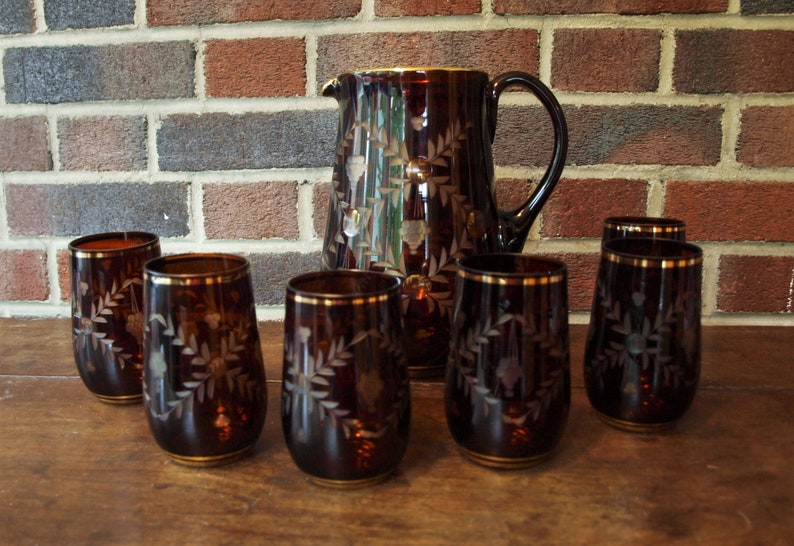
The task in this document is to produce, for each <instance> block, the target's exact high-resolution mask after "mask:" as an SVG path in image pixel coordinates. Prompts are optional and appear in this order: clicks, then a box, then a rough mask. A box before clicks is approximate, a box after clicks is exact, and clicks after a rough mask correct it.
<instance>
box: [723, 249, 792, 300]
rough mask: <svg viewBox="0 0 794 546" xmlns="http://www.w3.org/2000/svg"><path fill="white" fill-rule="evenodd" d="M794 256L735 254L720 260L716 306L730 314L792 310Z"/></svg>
mask: <svg viewBox="0 0 794 546" xmlns="http://www.w3.org/2000/svg"><path fill="white" fill-rule="evenodd" d="M792 296H794V257H792V256H735V255H726V256H722V257H721V259H720V275H719V292H718V295H717V309H718V310H719V311H725V312H728V313H791V312H792V311H794V309H792Z"/></svg>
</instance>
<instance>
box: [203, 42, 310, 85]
mask: <svg viewBox="0 0 794 546" xmlns="http://www.w3.org/2000/svg"><path fill="white" fill-rule="evenodd" d="M204 73H205V76H206V81H207V95H209V96H211V97H289V96H294V95H303V94H305V93H306V45H305V42H304V41H303V40H302V39H299V38H257V39H251V40H212V41H209V42H207V47H206V51H205V67H204Z"/></svg>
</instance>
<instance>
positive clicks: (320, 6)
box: [146, 0, 361, 26]
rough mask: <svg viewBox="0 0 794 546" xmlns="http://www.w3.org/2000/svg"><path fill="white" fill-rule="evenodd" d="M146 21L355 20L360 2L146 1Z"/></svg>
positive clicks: (181, 23) (206, 22)
mask: <svg viewBox="0 0 794 546" xmlns="http://www.w3.org/2000/svg"><path fill="white" fill-rule="evenodd" d="M146 9H147V22H148V23H149V25H151V26H161V25H210V24H215V23H242V22H245V21H273V20H276V19H286V20H300V19H343V18H346V17H355V16H356V14H358V12H359V11H360V10H361V0H324V1H322V2H296V1H294V0H270V1H268V2H262V1H261V0H148V2H147V3H146Z"/></svg>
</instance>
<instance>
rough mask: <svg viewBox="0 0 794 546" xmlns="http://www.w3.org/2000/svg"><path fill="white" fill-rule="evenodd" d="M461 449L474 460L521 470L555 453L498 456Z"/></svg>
mask: <svg viewBox="0 0 794 546" xmlns="http://www.w3.org/2000/svg"><path fill="white" fill-rule="evenodd" d="M461 449H462V450H463V453H465V454H466V456H467V457H468V458H469V459H470V460H471V461H472V462H475V463H477V464H479V465H482V466H487V467H489V468H497V469H500V470H519V469H522V468H531V467H533V466H537V465H539V464H540V463H542V462H544V461H545V460H546V459H548V458H550V457H551V455H552V453H553V452H549V453H542V454H540V455H533V456H531V457H497V456H495V455H483V454H482V453H475V452H474V451H471V450H469V449H466V448H465V447H463V448H461Z"/></svg>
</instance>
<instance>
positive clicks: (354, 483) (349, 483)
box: [309, 472, 391, 489]
mask: <svg viewBox="0 0 794 546" xmlns="http://www.w3.org/2000/svg"><path fill="white" fill-rule="evenodd" d="M390 476H391V472H387V473H386V474H379V475H377V476H372V477H371V478H364V479H360V480H332V479H328V478H320V477H317V476H309V481H311V482H312V483H314V484H316V485H322V486H323V487H330V488H333V489H357V488H360V487H369V486H370V485H375V484H378V483H381V482H384V481H386V480H387V479H389V477H390Z"/></svg>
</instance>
